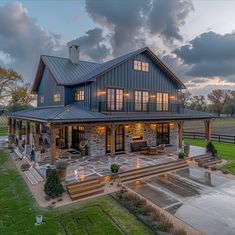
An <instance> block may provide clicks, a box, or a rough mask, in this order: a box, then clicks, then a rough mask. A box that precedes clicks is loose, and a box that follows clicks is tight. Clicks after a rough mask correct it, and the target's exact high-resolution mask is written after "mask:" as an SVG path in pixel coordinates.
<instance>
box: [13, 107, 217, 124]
mask: <svg viewBox="0 0 235 235" xmlns="http://www.w3.org/2000/svg"><path fill="white" fill-rule="evenodd" d="M9 116H11V117H13V118H18V119H22V120H31V121H38V122H47V123H97V122H128V121H133V122H134V121H164V120H165V121H170V120H193V119H212V118H215V116H214V115H212V114H210V113H206V112H199V111H195V110H189V109H184V112H183V113H182V114H176V113H145V114H143V113H126V114H121V115H120V114H116V115H105V114H102V113H100V112H97V111H90V110H85V109H81V108H79V107H78V106H77V105H67V106H64V107H45V108H33V109H27V110H23V111H18V112H14V113H10V114H9Z"/></svg>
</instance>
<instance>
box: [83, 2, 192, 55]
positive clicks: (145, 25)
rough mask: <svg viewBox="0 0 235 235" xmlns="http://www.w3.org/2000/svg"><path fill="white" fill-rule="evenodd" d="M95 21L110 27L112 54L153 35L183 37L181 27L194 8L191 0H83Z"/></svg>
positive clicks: (168, 38) (123, 50)
mask: <svg viewBox="0 0 235 235" xmlns="http://www.w3.org/2000/svg"><path fill="white" fill-rule="evenodd" d="M86 9H87V12H88V13H89V15H90V16H91V17H92V18H93V20H94V21H95V22H98V23H99V24H100V25H101V26H102V27H105V28H107V29H108V30H109V31H111V35H110V41H111V45H112V48H113V55H114V56H116V55H118V54H121V53H123V52H126V51H130V50H132V49H136V48H139V47H141V46H145V45H146V44H147V43H146V42H148V40H149V39H150V38H152V37H153V36H160V37H163V38H164V40H165V41H166V42H172V41H173V40H174V39H177V40H182V36H181V35H180V27H181V26H182V25H183V24H184V22H185V18H186V17H187V15H188V13H189V12H190V11H191V10H193V7H192V2H191V0H174V1H171V0H145V1H143V0H128V1H120V0H112V1H110V0H99V1H93V0H86Z"/></svg>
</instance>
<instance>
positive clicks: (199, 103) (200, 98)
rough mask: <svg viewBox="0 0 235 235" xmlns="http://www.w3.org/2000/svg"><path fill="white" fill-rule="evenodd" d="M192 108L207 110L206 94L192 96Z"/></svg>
mask: <svg viewBox="0 0 235 235" xmlns="http://www.w3.org/2000/svg"><path fill="white" fill-rule="evenodd" d="M190 108H191V109H194V110H197V111H206V108H207V107H206V98H205V96H204V95H195V96H193V97H192V98H191V104H190Z"/></svg>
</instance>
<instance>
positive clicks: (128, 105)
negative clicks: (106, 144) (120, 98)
mask: <svg viewBox="0 0 235 235" xmlns="http://www.w3.org/2000/svg"><path fill="white" fill-rule="evenodd" d="M183 111H184V109H183V107H182V105H180V104H177V103H156V102H146V103H143V102H133V101H125V102H108V101H100V102H99V112H107V113H109V112H110V113H112V112H120V113H129V112H137V113H138V112H147V113H150V112H158V113H163V112H167V113H177V114H182V113H183Z"/></svg>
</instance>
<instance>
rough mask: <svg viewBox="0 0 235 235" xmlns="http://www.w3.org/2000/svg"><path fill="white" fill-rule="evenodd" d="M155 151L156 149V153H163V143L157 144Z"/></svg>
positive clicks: (164, 150)
mask: <svg viewBox="0 0 235 235" xmlns="http://www.w3.org/2000/svg"><path fill="white" fill-rule="evenodd" d="M157 151H158V153H165V152H166V149H165V144H159V145H158V146H157Z"/></svg>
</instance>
